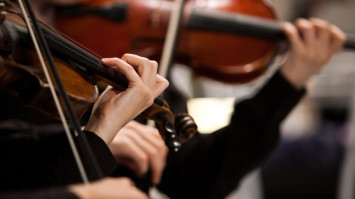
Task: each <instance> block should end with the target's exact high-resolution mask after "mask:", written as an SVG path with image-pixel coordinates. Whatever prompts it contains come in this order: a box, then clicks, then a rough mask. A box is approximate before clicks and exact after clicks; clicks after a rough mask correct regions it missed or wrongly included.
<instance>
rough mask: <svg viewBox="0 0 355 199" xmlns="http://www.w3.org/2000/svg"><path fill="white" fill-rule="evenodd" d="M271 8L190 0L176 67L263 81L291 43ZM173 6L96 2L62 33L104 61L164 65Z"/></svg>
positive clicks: (67, 14)
mask: <svg viewBox="0 0 355 199" xmlns="http://www.w3.org/2000/svg"><path fill="white" fill-rule="evenodd" d="M266 2H267V1H263V0H218V1H216V0H187V2H186V3H185V6H184V13H183V17H182V18H183V19H182V21H183V22H182V24H181V30H180V32H179V33H180V37H179V40H178V43H177V47H176V50H175V51H176V52H175V58H176V60H175V62H178V63H183V64H185V65H187V66H190V67H191V68H192V69H193V71H194V73H195V74H196V75H198V76H207V77H209V78H212V79H215V80H217V81H221V82H225V83H245V82H248V81H251V80H253V79H255V78H256V77H258V76H260V75H262V74H263V73H264V72H265V71H266V69H267V66H268V65H269V63H270V62H271V61H272V59H273V57H274V56H275V54H276V52H277V43H278V41H279V40H281V39H285V35H284V34H283V32H282V31H281V28H280V25H279V23H277V22H276V20H277V18H276V14H275V12H274V10H273V9H272V7H271V6H270V5H269V4H267V3H266ZM173 6H174V1H172V0H145V1H141V0H91V1H88V2H87V3H86V4H82V5H80V6H75V7H72V8H65V9H63V10H62V11H61V12H60V14H59V16H58V19H57V24H56V27H57V28H58V29H59V30H61V31H62V32H63V33H65V34H67V35H69V36H71V37H72V38H74V39H75V40H77V41H79V42H81V43H83V44H85V45H86V46H87V47H89V48H91V49H94V50H95V51H96V52H97V53H99V54H101V55H103V56H108V57H110V56H112V55H116V56H117V55H122V54H123V53H124V52H131V53H135V54H139V55H142V56H145V57H149V58H152V59H155V60H159V59H160V57H161V56H160V55H161V52H162V47H163V43H164V41H165V36H166V30H167V26H168V22H169V17H170V13H171V12H172V9H173ZM97 37H100V38H105V39H104V40H97V39H96V38H97ZM112 41H115V42H112ZM345 47H351V48H354V47H355V39H353V38H351V37H350V36H349V37H348V42H347V43H346V45H345Z"/></svg>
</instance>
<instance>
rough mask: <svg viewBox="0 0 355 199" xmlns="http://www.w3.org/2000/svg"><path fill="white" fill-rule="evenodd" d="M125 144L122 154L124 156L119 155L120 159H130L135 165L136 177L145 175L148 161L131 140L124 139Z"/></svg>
mask: <svg viewBox="0 0 355 199" xmlns="http://www.w3.org/2000/svg"><path fill="white" fill-rule="evenodd" d="M125 144H126V146H125V147H124V150H125V152H122V153H124V154H121V158H131V159H132V160H133V162H134V163H135V168H137V170H136V172H137V174H138V175H143V174H145V173H147V172H148V168H149V160H148V156H147V155H146V153H145V152H144V151H143V150H142V149H141V147H139V146H137V144H136V143H135V142H134V141H133V140H131V139H126V140H125ZM119 158H120V157H119Z"/></svg>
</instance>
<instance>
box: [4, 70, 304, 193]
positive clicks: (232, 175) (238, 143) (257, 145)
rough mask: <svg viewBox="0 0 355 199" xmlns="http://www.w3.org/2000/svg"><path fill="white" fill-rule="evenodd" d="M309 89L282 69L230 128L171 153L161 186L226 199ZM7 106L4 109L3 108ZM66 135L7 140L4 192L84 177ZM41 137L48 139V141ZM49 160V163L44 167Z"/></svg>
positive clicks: (241, 108)
mask: <svg viewBox="0 0 355 199" xmlns="http://www.w3.org/2000/svg"><path fill="white" fill-rule="evenodd" d="M303 93H304V91H303V90H302V91H297V90H295V88H294V87H292V85H290V84H289V83H288V82H287V81H286V80H285V79H284V78H283V77H282V76H281V75H280V74H279V73H276V74H275V75H274V76H273V77H272V78H271V80H270V81H269V83H267V84H266V85H265V86H264V87H263V88H262V90H261V91H260V92H259V93H258V94H257V95H256V96H254V97H253V98H251V99H249V100H245V101H243V102H241V103H238V104H236V105H235V111H234V114H233V117H232V119H231V122H230V124H229V125H228V126H227V127H225V128H222V129H220V130H218V131H217V132H215V133H213V134H208V135H198V136H196V137H195V138H193V139H192V140H190V141H188V142H187V143H185V144H184V145H183V146H182V149H181V150H180V151H179V152H178V153H174V152H172V153H169V155H168V159H167V166H166V169H165V171H164V175H163V178H162V182H161V184H160V185H159V188H160V189H161V190H162V191H163V192H164V193H166V194H167V195H168V196H170V197H171V198H224V197H225V196H226V195H227V194H228V193H229V192H231V191H232V190H233V189H235V188H236V186H237V185H238V183H239V181H240V179H241V178H242V177H243V176H244V175H245V174H246V173H248V172H249V171H251V170H252V169H254V168H256V167H257V166H259V165H260V164H261V163H262V162H263V161H264V160H265V159H266V157H267V156H268V155H269V153H270V152H271V150H272V149H273V148H274V147H275V146H276V144H277V141H278V138H279V124H280V122H281V121H282V119H283V118H284V117H285V116H286V115H287V114H288V113H289V112H290V110H291V109H292V108H293V107H294V105H295V104H296V103H297V102H298V101H299V99H300V98H301V96H302V95H303ZM0 104H1V102H0ZM5 108H6V107H5ZM1 110H4V109H3V107H2V106H1ZM1 112H2V113H4V112H3V111H1ZM5 113H6V112H5ZM5 116H6V115H5ZM0 117H3V116H0ZM14 118H16V117H14ZM7 119H9V118H7ZM10 119H12V118H10ZM20 119H21V120H24V119H27V118H23V117H21V118H20ZM1 120H4V119H3V118H1ZM31 122H33V121H32V120H31ZM2 133H3V131H1V134H2ZM88 134H89V135H90V136H89V137H90V142H91V143H95V145H96V144H98V143H100V138H98V137H97V136H95V135H94V134H91V133H88ZM57 136H58V137H61V138H57ZM63 136H64V135H62V134H60V135H51V136H49V137H48V139H46V140H44V139H42V138H41V139H37V140H36V139H33V138H32V141H30V142H33V143H31V144H32V145H33V146H31V147H30V146H27V145H16V147H13V148H11V147H12V146H13V145H9V146H7V142H3V143H2V144H1V150H0V155H1V159H2V160H3V161H5V162H6V164H1V166H0V167H1V168H0V169H1V170H2V171H5V170H11V171H10V173H11V176H9V175H6V173H1V175H0V185H1V186H0V187H1V188H2V190H3V191H11V190H18V189H19V188H22V189H29V188H34V187H37V188H38V187H50V186H61V185H64V184H65V183H72V182H75V181H78V178H77V176H76V175H78V174H77V171H75V169H74V168H75V165H74V161H70V159H71V158H70V156H71V152H70V151H69V149H68V150H63V149H62V147H64V146H65V145H66V146H67V144H65V141H64V140H65V139H64V137H63ZM1 140H2V139H1ZM41 141H45V143H43V144H42V143H40V142H41ZM14 142H15V141H14ZM101 142H102V140H101ZM3 144H4V145H3ZM101 144H102V143H101ZM99 145H100V144H99ZM42 146H43V147H42ZM59 146H60V147H61V148H60V150H59ZM47 147H48V148H49V149H47ZM41 149H46V150H45V151H42V150H41ZM94 151H95V152H97V154H96V156H98V157H101V156H104V157H105V158H103V159H100V160H102V162H100V164H103V165H101V166H102V167H103V168H106V170H105V172H107V175H109V174H110V170H112V169H113V168H114V167H115V164H114V163H113V162H112V158H113V157H112V154H111V153H110V151H109V150H108V149H107V147H106V148H105V147H104V146H101V147H99V148H97V149H95V150H94ZM42 153H43V154H42ZM15 154H20V155H21V156H22V157H23V156H26V157H27V158H28V160H27V159H26V161H28V162H25V163H24V162H22V165H21V166H18V167H24V168H18V167H17V168H15V169H14V168H12V167H11V165H13V162H15V163H16V164H17V163H19V162H21V161H19V160H17V157H15V156H14V155H15ZM98 154H100V155H98ZM44 155H46V156H44ZM110 157H111V158H110ZM36 161H39V162H36ZM43 162H45V163H44V165H40V164H41V163H43ZM104 162H105V163H104ZM61 163H62V164H61ZM64 164H65V165H64ZM27 168H29V169H27ZM36 168H41V170H39V169H36ZM41 171H43V172H41ZM38 173H41V174H42V176H40V178H39V179H38V180H36V181H34V180H33V177H34V176H38ZM46 175H48V176H46ZM13 177H16V178H18V179H21V180H27V182H26V181H24V183H21V184H20V186H16V185H15V183H13V184H9V182H11V179H13ZM2 185H8V186H2ZM14 186H15V187H14ZM58 189H61V188H58ZM34 194H36V193H34ZM37 194H41V193H40V192H38V193H37ZM63 194H64V193H63ZM0 196H2V195H0Z"/></svg>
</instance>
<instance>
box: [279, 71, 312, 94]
mask: <svg viewBox="0 0 355 199" xmlns="http://www.w3.org/2000/svg"><path fill="white" fill-rule="evenodd" d="M280 71H281V73H282V74H283V76H284V77H285V79H286V80H287V81H288V82H289V83H290V84H291V85H292V86H294V87H295V88H296V89H298V90H300V89H303V88H304V86H305V84H306V82H307V81H308V79H309V78H310V76H309V75H307V74H303V73H302V72H301V71H298V70H294V67H287V66H282V67H281V69H280Z"/></svg>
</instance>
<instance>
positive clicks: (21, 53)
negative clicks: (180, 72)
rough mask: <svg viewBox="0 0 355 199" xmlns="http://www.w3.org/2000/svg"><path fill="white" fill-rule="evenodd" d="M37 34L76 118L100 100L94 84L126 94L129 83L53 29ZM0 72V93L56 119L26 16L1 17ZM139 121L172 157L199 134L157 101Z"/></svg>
mask: <svg viewBox="0 0 355 199" xmlns="http://www.w3.org/2000/svg"><path fill="white" fill-rule="evenodd" d="M40 28H41V30H42V32H43V35H44V37H45V40H46V41H47V43H48V46H49V48H50V50H51V51H52V53H53V55H54V57H53V59H54V61H55V65H56V68H57V70H58V73H59V75H60V77H61V79H62V82H63V85H64V87H65V90H66V92H67V94H68V96H69V98H70V102H71V104H72V105H73V107H74V111H75V113H76V115H77V116H78V117H79V118H80V117H81V116H82V115H83V114H84V112H85V111H87V109H88V108H89V107H90V106H92V104H93V103H94V102H95V101H96V100H97V99H98V97H99V92H98V88H97V83H98V82H102V83H104V84H106V85H111V86H112V87H114V88H115V89H117V90H121V91H122V90H125V89H126V88H127V86H128V80H127V79H126V78H125V77H124V76H123V75H122V74H121V73H119V72H118V71H116V70H113V69H112V68H111V67H108V66H105V65H104V64H103V63H102V62H101V59H99V58H98V57H96V56H93V55H92V54H90V53H88V52H86V51H85V50H83V49H82V48H80V47H79V46H77V45H75V44H74V43H72V42H70V41H69V40H67V39H66V38H64V37H63V36H61V35H60V34H59V33H58V32H57V31H55V30H54V29H53V28H51V27H49V26H46V25H45V24H41V25H40ZM0 66H1V67H0V77H1V78H0V86H1V87H4V88H6V89H7V90H9V92H11V93H14V94H15V95H17V96H18V97H19V99H20V100H22V101H23V102H24V103H25V104H26V105H29V106H32V107H35V108H36V109H38V110H40V111H42V112H44V113H46V114H48V115H49V116H52V117H54V118H58V115H57V111H56V110H55V106H54V102H53V99H52V97H51V95H50V93H49V89H48V81H47V79H46V78H45V75H44V72H43V70H42V69H41V67H40V66H39V60H38V57H37V56H36V52H35V51H34V46H33V44H32V42H31V39H30V35H29V32H28V30H27V28H26V24H25V22H24V16H23V14H22V13H20V12H18V11H15V10H11V9H6V12H1V15H0ZM55 86H58V85H55ZM62 103H63V102H62ZM142 115H143V116H144V117H146V118H147V119H152V120H154V121H155V123H156V126H157V128H158V130H159V132H160V134H161V136H162V137H163V139H164V140H165V143H166V145H167V146H168V147H169V148H170V149H173V150H175V151H177V150H178V149H179V148H180V146H181V142H184V141H186V140H188V139H190V138H191V137H192V136H194V135H195V134H196V132H197V126H196V124H195V123H194V121H193V119H192V117H190V116H188V115H186V114H183V115H178V116H176V117H175V116H174V115H173V114H172V112H171V111H170V109H169V105H168V104H167V102H166V101H165V100H164V99H162V98H161V97H158V98H156V99H155V100H154V104H153V105H152V106H151V107H149V108H148V109H147V110H145V111H144V112H143V113H142ZM175 127H176V128H175ZM175 129H176V130H175Z"/></svg>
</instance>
